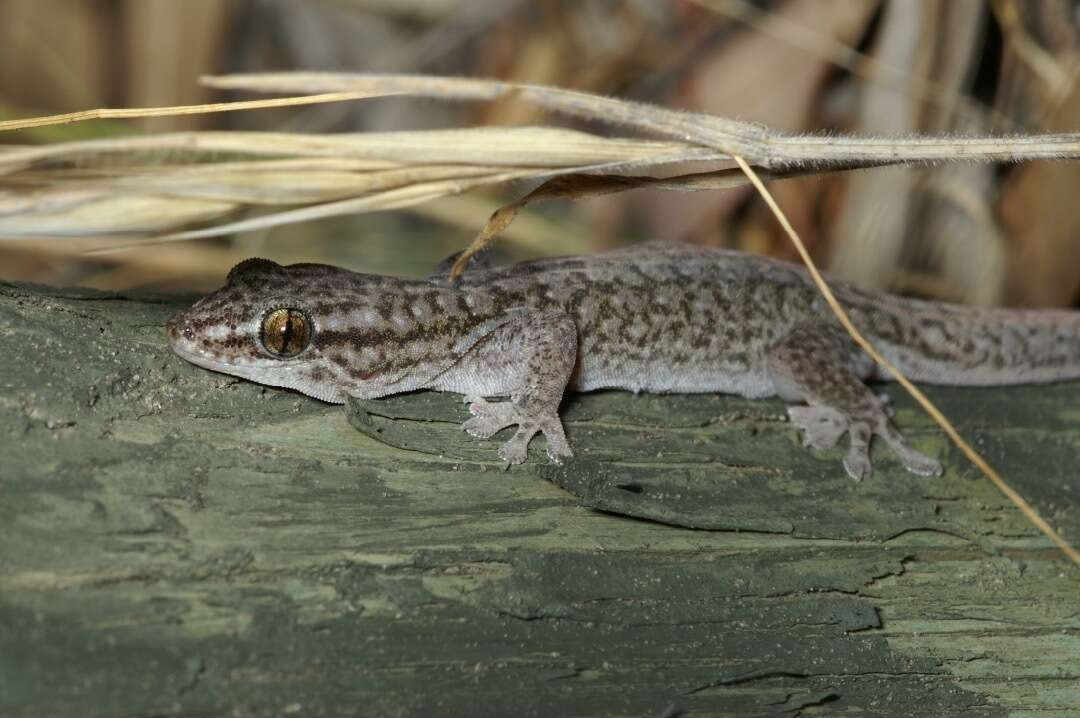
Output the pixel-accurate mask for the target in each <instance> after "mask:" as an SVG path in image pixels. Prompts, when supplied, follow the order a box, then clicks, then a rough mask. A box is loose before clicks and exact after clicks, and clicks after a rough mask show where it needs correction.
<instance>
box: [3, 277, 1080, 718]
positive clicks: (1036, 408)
mask: <svg viewBox="0 0 1080 718" xmlns="http://www.w3.org/2000/svg"><path fill="white" fill-rule="evenodd" d="M182 305H183V302H182V301H181V300H177V299H172V298H147V297H142V298H131V297H124V296H118V295H111V294H99V293H94V292H89V291H77V290H54V289H46V288H41V287H28V286H16V285H11V284H0V336H3V338H4V351H3V352H2V353H0V455H2V456H3V462H2V464H0V713H2V714H3V715H6V716H40V715H53V716H85V715H125V716H150V715H218V714H232V715H237V716H247V715H252V716H261V715H289V714H297V715H354V714H357V713H358V712H359V713H363V714H368V715H390V716H393V715H400V716H412V715H417V716H420V715H436V714H437V715H468V716H477V715H480V716H483V715H506V714H510V713H513V714H516V715H520V716H533V715H536V716H544V715H571V714H574V715H647V716H661V715H667V716H674V715H693V716H699V715H751V716H753V715H763V716H764V715H784V714H799V713H809V712H813V711H812V709H816V710H817V711H820V712H823V713H826V714H828V713H830V712H833V711H835V712H844V711H846V712H847V713H849V714H852V715H910V714H911V713H912V711H913V710H914V708H913V707H914V706H924V707H929V706H932V707H933V711H934V712H935V714H937V715H961V714H963V715H965V716H967V715H977V716H978V715H987V716H990V715H1006V714H1010V713H1012V714H1035V713H1037V714H1038V715H1040V716H1048V715H1059V716H1065V715H1069V714H1070V713H1071V712H1072V711H1074V710H1075V707H1076V705H1078V704H1080V688H1078V686H1080V618H1078V616H1080V611H1078V606H1080V599H1078V598H1077V596H1080V575H1078V574H1077V573H1076V572H1075V571H1074V570H1073V569H1071V568H1070V567H1069V566H1067V565H1066V564H1065V563H1064V562H1063V561H1062V560H1061V559H1060V557H1059V555H1058V554H1057V553H1056V552H1055V551H1054V550H1053V549H1052V548H1051V547H1050V544H1049V543H1048V542H1047V541H1046V540H1045V539H1043V538H1042V537H1040V536H1039V535H1038V534H1037V533H1036V532H1035V530H1034V529H1033V528H1031V527H1030V526H1028V525H1027V524H1026V523H1024V521H1023V520H1022V518H1021V517H1020V516H1019V514H1018V513H1017V512H1016V511H1015V510H1014V509H1013V508H1012V507H1011V506H1010V505H1008V504H1007V503H1006V502H1005V500H1004V499H1002V498H1001V497H1000V496H998V495H997V494H996V493H995V491H994V490H993V489H992V487H990V486H988V485H987V484H986V483H985V482H984V481H982V480H981V479H979V478H978V477H977V476H976V474H975V472H974V470H972V469H970V468H969V467H967V466H965V465H963V464H962V462H961V460H960V458H959V457H958V456H957V455H956V453H955V452H953V451H951V450H950V449H949V448H948V447H947V446H946V445H945V443H944V440H943V439H942V438H941V437H939V436H938V435H937V433H936V432H935V431H934V430H932V429H931V427H930V425H929V423H928V420H926V419H924V418H923V417H921V416H920V415H918V414H917V413H916V412H915V410H914V409H913V407H912V405H911V404H910V403H909V402H908V400H907V399H905V398H904V397H901V396H898V395H895V394H894V397H895V403H896V405H897V421H898V422H899V423H900V425H901V426H903V427H905V428H906V429H907V433H908V435H909V437H911V439H912V441H913V443H914V444H915V445H916V446H917V447H918V448H919V449H920V450H923V451H927V452H929V453H931V454H934V455H936V456H938V457H939V458H940V459H942V460H943V462H944V463H945V464H946V466H947V469H946V473H945V476H944V477H942V478H939V479H929V478H927V479H920V478H916V477H912V476H910V475H908V474H906V473H905V472H904V471H903V469H902V468H901V467H900V466H899V465H898V464H896V463H895V462H894V461H891V460H890V459H888V458H887V457H885V456H882V459H883V460H881V461H879V462H878V467H877V472H876V474H875V476H874V478H873V479H872V480H870V481H867V482H863V483H861V484H856V483H854V482H852V481H850V480H849V479H847V478H846V477H845V476H844V475H843V473H842V470H841V469H840V467H839V462H838V456H839V454H838V452H825V453H824V454H822V455H820V456H818V457H814V456H811V455H809V454H807V453H806V451H805V450H804V449H802V448H801V447H799V446H797V443H796V442H797V439H796V436H795V433H794V431H793V430H792V428H791V427H790V426H789V425H788V424H787V423H786V422H785V421H784V420H783V408H782V406H781V405H780V404H779V403H777V402H771V401H766V402H752V401H745V400H742V399H735V398H730V397H713V396H689V397H687V396H670V397H658V396H647V395H641V396H634V395H631V394H627V393H621V392H610V393H598V394H591V395H583V396H579V397H572V398H571V399H570V400H569V403H568V406H567V407H566V412H565V419H566V425H567V430H568V432H569V434H570V436H571V439H572V440H573V441H574V442H575V447H577V450H578V457H579V458H578V460H576V461H575V462H573V463H571V464H568V465H567V466H565V467H552V466H548V465H546V464H543V463H542V461H541V460H542V455H543V447H542V442H541V441H537V442H535V443H536V444H537V445H536V446H534V447H533V450H534V461H532V462H530V463H529V464H526V465H525V466H523V467H517V468H516V469H514V470H513V471H510V472H504V471H502V470H501V469H500V467H499V466H498V465H496V464H495V463H493V462H492V459H493V458H494V451H493V448H494V446H495V445H497V442H498V441H499V440H500V439H501V438H502V437H501V436H500V437H496V438H494V439H492V440H490V441H489V442H479V441H477V440H475V439H472V438H470V437H468V436H466V435H464V434H463V433H462V432H461V431H460V430H459V428H458V424H459V423H460V422H461V421H462V420H463V419H464V418H465V416H466V414H465V407H464V405H462V404H461V403H460V402H459V401H458V400H457V398H456V397H454V396H451V395H437V394H415V395H409V396H404V397H400V398H396V399H393V400H389V401H378V402H356V403H354V404H353V405H351V406H350V407H349V408H348V411H347V412H342V410H341V409H340V408H335V407H329V406H326V405H322V404H319V403H318V402H315V401H313V400H308V399H306V398H303V397H300V396H297V395H295V394H291V393H288V392H284V391H277V390H270V389H266V388H264V387H261V386H257V385H254V384H251V383H247V382H243V381H238V380H234V379H232V378H229V377H225V376H221V375H215V374H211V373H209V372H205V371H202V370H199V369H196V368H194V367H190V366H188V365H186V364H185V363H184V362H182V361H181V360H180V359H178V358H176V357H174V356H172V355H171V354H170V353H169V352H168V350H167V348H166V345H165V337H164V331H163V329H162V324H163V322H164V320H165V319H166V318H167V317H168V316H170V315H171V314H172V313H173V312H174V311H176V310H177V309H178V308H180V307H181V306H182ZM932 397H933V398H934V400H935V401H936V402H938V403H939V404H940V405H941V407H942V408H943V409H944V410H945V412H946V413H947V414H948V415H949V416H951V417H952V418H954V420H956V421H957V423H958V424H959V425H960V427H961V429H962V430H963V431H964V433H965V434H966V435H967V436H969V437H971V438H972V439H973V440H974V441H975V442H976V444H977V445H978V447H979V448H980V449H981V450H982V451H984V452H986V454H987V455H988V457H989V458H990V460H991V461H992V462H993V463H995V464H996V465H997V466H999V467H1000V468H1001V469H1002V470H1003V472H1004V473H1005V475H1006V476H1008V477H1009V479H1010V480H1011V481H1012V482H1013V484H1014V485H1015V486H1016V488H1017V489H1018V490H1020V491H1021V492H1022V493H1024V494H1025V495H1026V496H1028V497H1029V498H1030V499H1031V500H1032V501H1033V502H1034V503H1035V504H1036V505H1037V506H1038V508H1039V509H1040V511H1041V512H1043V514H1044V515H1045V516H1046V517H1047V518H1048V519H1049V520H1050V521H1051V522H1052V523H1054V524H1055V525H1056V526H1058V527H1059V528H1060V529H1061V530H1062V531H1063V532H1064V533H1065V534H1066V536H1067V537H1069V538H1070V540H1072V541H1073V542H1074V543H1075V542H1077V541H1080V510H1078V506H1080V479H1078V478H1077V475H1076V471H1075V464H1076V457H1077V456H1078V449H1080V428H1078V418H1080V417H1078V409H1077V406H1078V403H1080V385H1077V384H1063V385H1057V386H1046V387H1036V388H1025V389H1008V390H1000V389H998V390H958V389H957V390H944V389H935V390H934V391H933V393H932ZM357 429H359V431H358V430H357Z"/></svg>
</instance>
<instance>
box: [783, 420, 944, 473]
mask: <svg viewBox="0 0 1080 718" xmlns="http://www.w3.org/2000/svg"><path fill="white" fill-rule="evenodd" d="M788 416H789V417H790V418H791V422H792V423H793V424H794V425H795V426H796V427H798V428H799V429H801V430H802V432H803V438H804V443H805V444H806V445H808V446H810V447H812V448H814V449H829V448H832V447H833V446H835V445H836V443H837V441H839V439H840V437H841V436H842V435H843V434H844V432H847V433H848V436H849V438H850V442H851V443H850V445H849V447H848V452H847V455H846V456H844V469H845V470H846V471H847V473H848V475H849V476H850V477H851V478H853V479H855V480H856V481H861V480H862V479H865V478H867V477H869V476H870V475H871V474H872V473H873V465H872V464H871V462H870V440H871V438H872V437H873V436H875V435H876V436H880V437H881V438H882V439H884V441H885V443H886V444H888V446H889V448H890V449H891V450H892V452H893V453H894V454H896V458H898V459H899V460H900V463H902V464H903V465H904V468H905V469H907V470H908V471H910V472H911V473H913V474H918V475H919V476H940V475H941V471H942V469H941V464H940V463H939V462H938V461H937V460H936V459H932V458H930V457H929V456H927V455H926V454H923V453H921V452H918V451H916V450H915V449H912V448H911V447H910V446H908V445H907V442H905V441H904V437H903V436H901V435H900V432H899V431H897V430H896V429H895V428H894V427H893V425H892V424H891V422H889V420H888V418H887V417H886V416H885V415H884V414H883V415H882V416H881V417H880V418H879V419H878V420H877V421H876V422H874V423H871V422H869V421H866V420H850V419H848V418H847V417H845V416H844V415H843V414H842V413H841V412H840V411H838V410H836V409H833V408H832V407H828V406H792V407H788Z"/></svg>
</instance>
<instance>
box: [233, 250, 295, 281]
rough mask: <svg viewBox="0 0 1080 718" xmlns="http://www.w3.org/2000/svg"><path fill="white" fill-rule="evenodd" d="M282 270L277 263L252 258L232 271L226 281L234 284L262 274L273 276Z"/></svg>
mask: <svg viewBox="0 0 1080 718" xmlns="http://www.w3.org/2000/svg"><path fill="white" fill-rule="evenodd" d="M280 269H281V265H280V264H278V263H277V262H271V261H270V260H269V259H262V258H260V257H251V258H250V259H245V260H244V261H242V262H240V263H239V264H237V265H236V266H235V267H233V268H232V269H230V270H229V276H228V277H226V279H225V281H226V282H228V283H229V284H232V283H233V282H236V281H240V280H243V279H244V278H246V277H253V276H256V275H261V274H273V273H276V272H277V271H279V270H280Z"/></svg>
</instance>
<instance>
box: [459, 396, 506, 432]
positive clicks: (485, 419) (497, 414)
mask: <svg viewBox="0 0 1080 718" xmlns="http://www.w3.org/2000/svg"><path fill="white" fill-rule="evenodd" d="M469 413H470V414H472V418H471V419H469V420H468V421H466V422H465V423H463V424H462V425H461V429H462V431H464V432H465V433H467V434H469V435H470V436H475V437H476V438H478V439H488V438H491V437H492V436H494V435H495V434H497V433H499V432H500V431H502V430H503V429H505V428H506V427H508V426H513V425H514V424H516V423H518V417H517V412H516V410H515V407H514V405H513V404H510V403H507V402H503V403H500V404H492V403H489V402H486V401H483V400H481V401H477V402H473V403H472V404H469Z"/></svg>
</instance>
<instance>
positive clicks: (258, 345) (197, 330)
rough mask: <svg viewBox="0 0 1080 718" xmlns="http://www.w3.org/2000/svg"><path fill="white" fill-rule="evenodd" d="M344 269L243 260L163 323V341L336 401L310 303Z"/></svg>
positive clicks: (239, 372)
mask: <svg viewBox="0 0 1080 718" xmlns="http://www.w3.org/2000/svg"><path fill="white" fill-rule="evenodd" d="M342 274H351V273H349V272H346V270H342V269H338V268H336V267H329V266H324V265H313V264H306V265H292V266H289V267H283V266H281V265H280V264H276V263H275V262H271V261H270V260H267V259H247V260H244V261H243V262H241V263H240V264H238V265H236V266H235V267H233V268H232V270H231V271H230V272H229V275H228V279H227V282H226V284H225V286H224V287H222V288H221V289H219V290H217V291H216V292H213V293H211V294H209V295H207V296H206V297H203V298H202V299H200V300H199V301H198V302H196V303H195V304H194V305H193V306H192V307H190V308H189V309H187V310H185V311H183V312H180V313H179V314H177V315H176V316H175V317H173V318H172V319H170V320H169V321H168V322H167V323H166V331H167V332H168V336H169V345H170V346H171V347H172V350H173V351H174V352H176V353H177V354H178V355H180V356H181V357H182V358H184V359H186V360H187V361H189V362H191V363H193V364H196V365H198V366H201V367H204V368H206V369H212V370H214V371H219V372H223V373H225V374H231V375H233V376H239V377H243V378H245V379H250V380H252V381H256V382H258V383H260V384H267V385H270V386H280V387H286V388H289V389H295V390H297V391H300V392H303V393H304V394H307V395H308V396H312V397H315V398H316V399H321V400H323V401H329V402H335V403H340V402H342V401H344V396H343V395H342V393H341V391H340V388H339V384H338V383H337V382H336V381H334V377H335V372H334V367H333V366H331V363H330V362H329V360H328V358H327V357H326V356H325V353H324V352H323V351H321V348H320V342H319V341H318V335H319V331H320V328H321V327H320V326H319V320H318V317H317V316H316V312H315V311H313V309H314V307H315V306H316V303H317V302H318V301H319V298H320V296H322V295H323V294H326V293H331V294H332V293H333V292H334V290H335V287H337V286H338V285H339V284H340V280H341V279H342V277H341V275H342ZM352 276H355V275H352ZM335 279H336V280H337V281H335Z"/></svg>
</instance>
